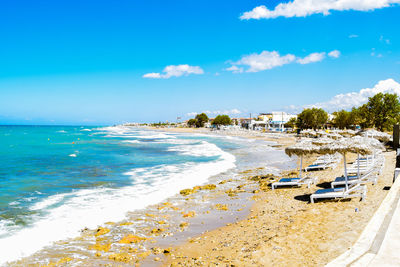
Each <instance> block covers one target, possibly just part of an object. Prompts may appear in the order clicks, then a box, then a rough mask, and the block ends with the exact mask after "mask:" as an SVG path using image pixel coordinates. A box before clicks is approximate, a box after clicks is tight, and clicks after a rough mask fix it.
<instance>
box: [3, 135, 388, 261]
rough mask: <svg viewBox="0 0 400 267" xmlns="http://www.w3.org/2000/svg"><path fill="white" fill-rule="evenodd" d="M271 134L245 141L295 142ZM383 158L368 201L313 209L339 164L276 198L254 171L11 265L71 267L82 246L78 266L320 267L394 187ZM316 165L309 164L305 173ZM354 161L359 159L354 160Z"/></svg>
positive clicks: (359, 228) (264, 177)
mask: <svg viewBox="0 0 400 267" xmlns="http://www.w3.org/2000/svg"><path fill="white" fill-rule="evenodd" d="M151 130H154V129H151ZM158 130H160V131H164V132H169V131H168V129H158ZM191 130H193V129H189V131H186V129H185V132H186V133H194V134H207V132H204V131H191ZM171 132H177V131H171ZM210 134H211V135H214V134H215V133H214V132H211V133H210ZM225 134H227V133H224V135H225ZM217 135H218V134H217ZM266 135H267V136H259V135H257V136H253V135H251V134H249V135H247V133H246V132H245V133H244V134H242V135H241V136H240V137H246V138H252V139H259V140H265V141H275V142H277V143H278V144H279V149H282V148H283V147H285V146H287V145H289V144H291V143H292V142H294V141H295V138H294V137H293V136H289V138H285V135H282V134H278V135H275V134H272V135H271V134H266ZM235 136H238V135H235ZM384 153H385V157H386V164H385V169H384V172H383V174H382V176H380V179H379V181H378V184H377V185H374V186H372V185H368V194H367V200H366V201H364V202H359V201H358V199H352V200H351V201H339V202H337V201H332V202H321V203H317V204H308V199H307V197H308V194H311V193H312V192H314V191H315V190H316V189H318V188H321V186H324V185H326V183H327V181H330V180H332V179H333V177H335V176H339V174H340V173H341V172H343V166H342V164H340V163H339V164H338V167H336V169H334V170H329V169H328V170H325V171H318V172H312V173H311V174H314V175H317V176H321V177H322V178H321V177H320V181H319V183H317V186H313V187H312V188H311V189H307V188H305V187H302V188H283V189H278V190H275V191H271V189H270V188H269V187H268V184H269V183H270V182H271V181H273V180H274V179H276V178H277V177H272V176H267V173H265V170H264V171H263V169H262V168H253V169H249V170H247V171H243V172H241V173H239V175H238V177H234V178H233V179H232V180H230V179H228V180H223V181H221V182H218V183H215V185H211V184H210V185H209V186H208V187H207V186H206V187H204V188H202V187H198V186H197V187H194V188H193V189H195V190H192V191H188V194H187V195H177V196H175V197H172V198H169V199H168V200H167V202H164V203H159V204H157V205H152V206H150V207H148V208H147V209H145V210H140V211H134V212H129V213H128V216H127V220H124V221H121V222H109V223H106V224H105V225H103V226H102V227H99V228H97V229H92V230H91V229H86V230H84V231H83V232H82V236H80V237H78V238H74V239H70V240H64V241H60V242H56V243H59V244H60V243H63V244H64V245H65V244H68V245H70V248H69V249H67V250H66V249H65V247H63V248H61V247H60V248H59V249H58V250H57V249H48V250H47V251H45V253H44V252H43V251H41V252H40V253H36V254H34V255H32V256H29V257H27V258H24V259H22V260H19V261H17V262H14V264H12V265H10V266H24V265H27V263H29V262H32V261H33V262H35V260H37V259H41V260H42V261H43V260H47V264H48V266H65V264H66V263H71V264H72V263H74V262H76V258H74V257H71V256H70V255H74V253H75V254H76V252H77V251H79V249H77V248H76V246H77V245H78V247H79V246H80V247H85V248H88V251H85V252H84V251H80V252H79V253H81V254H83V255H86V256H87V258H86V259H81V260H80V261H79V263H80V264H84V265H85V266H98V265H107V264H111V265H109V266H132V265H135V264H140V265H141V266H160V265H164V266H188V265H189V266H196V265H199V266H201V265H207V266H213V265H217V264H233V265H235V266H259V265H264V266H272V265H274V266H275V265H277V266H287V265H290V266H292V265H293V266H300V265H307V266H320V265H323V264H326V263H328V262H329V261H330V260H332V259H334V258H336V257H337V256H339V255H340V254H342V253H343V252H344V251H345V250H346V249H347V248H348V247H350V246H351V245H352V244H353V243H354V242H355V241H356V240H357V238H358V236H359V235H360V233H361V232H362V230H363V229H364V227H365V225H366V224H367V223H368V221H369V219H370V218H371V217H372V215H373V213H374V212H375V210H376V209H377V208H378V207H379V205H380V201H382V199H383V198H384V196H385V195H386V194H387V191H385V190H382V188H383V187H385V186H387V185H390V182H391V178H392V171H393V169H394V158H395V153H394V151H390V152H384ZM313 159H315V157H312V156H311V157H306V158H305V159H304V166H305V165H306V164H310V163H312V161H313ZM354 159H355V156H354V155H352V157H350V158H349V160H350V161H351V160H354ZM287 173H290V171H289V172H287ZM292 174H293V175H295V174H296V172H292ZM215 181H216V180H215ZM215 181H214V182H215ZM214 186H215V188H214ZM177 199H180V200H183V201H181V205H176V203H177V202H176V200H177ZM356 208H357V212H355V210H356ZM337 215H341V216H337ZM99 232H100V234H99ZM332 237H333V238H332ZM123 240H125V241H126V242H122V241H123ZM293 244H295V245H293ZM52 247H53V246H52ZM66 255H67V256H66ZM288 255H290V256H288ZM33 266H39V265H33ZM40 266H43V264H40Z"/></svg>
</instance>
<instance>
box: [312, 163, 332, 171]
mask: <svg viewBox="0 0 400 267" xmlns="http://www.w3.org/2000/svg"><path fill="white" fill-rule="evenodd" d="M335 167H336V162H328V163H321V164H311V165H309V166H307V167H306V168H305V169H304V170H305V171H306V172H308V171H311V170H325V169H327V168H335Z"/></svg>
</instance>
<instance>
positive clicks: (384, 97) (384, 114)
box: [363, 93, 400, 131]
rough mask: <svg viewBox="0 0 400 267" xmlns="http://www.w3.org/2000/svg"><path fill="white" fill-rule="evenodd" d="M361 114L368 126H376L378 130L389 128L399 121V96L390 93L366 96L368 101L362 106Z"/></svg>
mask: <svg viewBox="0 0 400 267" xmlns="http://www.w3.org/2000/svg"><path fill="white" fill-rule="evenodd" d="M363 106H364V105H363ZM363 115H364V117H365V118H367V122H368V126H369V127H371V126H372V127H376V128H377V129H379V130H380V131H383V130H389V129H391V128H392V126H393V124H395V123H398V122H399V118H400V116H399V115H400V102H399V97H398V96H397V95H396V94H390V93H385V94H383V93H379V94H376V95H374V96H372V97H370V98H368V103H367V104H365V106H364V107H363Z"/></svg>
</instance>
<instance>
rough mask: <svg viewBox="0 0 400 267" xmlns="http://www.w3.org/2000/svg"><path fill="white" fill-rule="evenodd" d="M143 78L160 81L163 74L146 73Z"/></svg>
mask: <svg viewBox="0 0 400 267" xmlns="http://www.w3.org/2000/svg"><path fill="white" fill-rule="evenodd" d="M143 78H151V79H160V78H161V74H160V73H156V72H151V73H146V74H145V75H143Z"/></svg>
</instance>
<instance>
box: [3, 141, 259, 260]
mask: <svg viewBox="0 0 400 267" xmlns="http://www.w3.org/2000/svg"><path fill="white" fill-rule="evenodd" d="M251 144H256V143H253V142H252V143H251ZM257 144H258V143H257ZM254 171H255V172H260V169H258V170H254ZM246 175H247V174H245V173H243V174H238V175H234V176H233V177H231V179H226V177H225V180H224V181H222V182H221V183H220V181H221V179H223V178H221V177H224V176H226V175H224V174H223V173H220V174H218V175H216V176H215V177H214V178H213V177H211V178H212V179H211V178H209V183H213V184H215V185H216V189H213V188H206V189H201V190H198V192H196V193H195V194H190V195H187V196H182V195H180V194H178V195H176V196H173V197H170V198H168V199H167V200H165V202H163V203H159V204H156V205H151V206H149V207H148V208H146V209H143V210H136V211H132V212H128V216H127V219H126V220H124V221H120V222H107V223H105V224H103V225H101V226H100V227H98V228H97V229H87V228H86V229H84V230H83V231H82V234H81V236H78V237H75V238H69V239H65V240H60V241H57V242H55V243H54V244H53V245H50V246H48V247H45V248H43V249H41V250H39V251H38V252H36V253H34V254H32V255H30V256H27V257H24V258H21V259H19V260H17V261H12V262H10V263H9V265H7V266H26V265H31V264H33V263H38V264H34V265H33V266H39V265H40V266H43V265H45V264H48V265H49V266H53V265H59V263H62V262H64V261H67V262H69V263H70V264H73V263H74V262H75V261H76V260H77V259H76V256H79V255H81V256H82V257H81V258H82V259H81V261H79V262H80V264H85V265H88V266H90V265H91V264H92V265H96V264H107V263H110V262H111V263H112V262H119V263H124V262H131V263H132V262H136V261H138V262H140V263H141V264H145V265H152V264H153V263H154V259H155V258H161V259H160V260H162V258H163V257H161V255H159V256H158V257H157V256H156V255H153V254H154V253H153V252H157V251H159V248H160V247H162V246H164V247H166V248H167V247H170V246H175V245H178V244H182V243H184V242H185V241H186V240H187V239H188V238H191V237H193V236H196V235H199V234H201V233H203V232H206V231H209V230H212V229H215V228H218V227H221V226H223V225H226V224H229V223H234V222H236V221H237V220H239V219H244V218H246V217H247V215H248V213H249V210H250V204H251V203H252V202H253V200H251V199H250V197H251V196H252V195H253V193H252V191H253V190H254V189H252V188H251V186H249V188H247V189H246V190H247V191H248V192H247V193H245V192H241V194H240V195H239V194H237V192H235V191H238V192H239V191H244V190H243V189H242V190H238V189H237V186H240V185H241V180H243V177H244V176H246ZM231 176H232V175H231ZM210 179H211V180H210ZM195 188H196V187H195ZM227 192H230V193H231V194H237V195H236V196H235V197H234V198H231V197H230V198H229V199H226V197H225V196H226V195H227V194H228V193H227ZM226 207H227V208H226ZM227 209H228V210H229V213H227V212H226V211H227ZM192 211H194V216H193V217H192V215H190V213H191V212H192ZM231 213H235V216H231ZM130 225H131V226H130ZM121 228H123V229H121ZM159 229H160V230H159ZM60 231H62V229H60ZM98 232H100V234H99V233H98ZM131 234H134V235H135V236H140V237H143V240H140V241H139V242H136V241H135V242H133V243H130V244H129V246H128V245H121V244H122V243H121V240H122V239H123V238H124V237H127V236H129V235H131ZM167 245H168V246H167ZM154 248H156V250H155V251H153V249H154ZM149 251H150V252H151V253H150V255H148V252H149ZM111 252H115V253H113V254H111ZM127 252H129V253H131V257H130V256H128V255H127V254H126V253H127ZM111 255H115V258H110V257H111ZM157 255H158V253H157ZM39 263H40V264H39ZM61 265H62V264H61ZM78 265H79V264H78Z"/></svg>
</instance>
